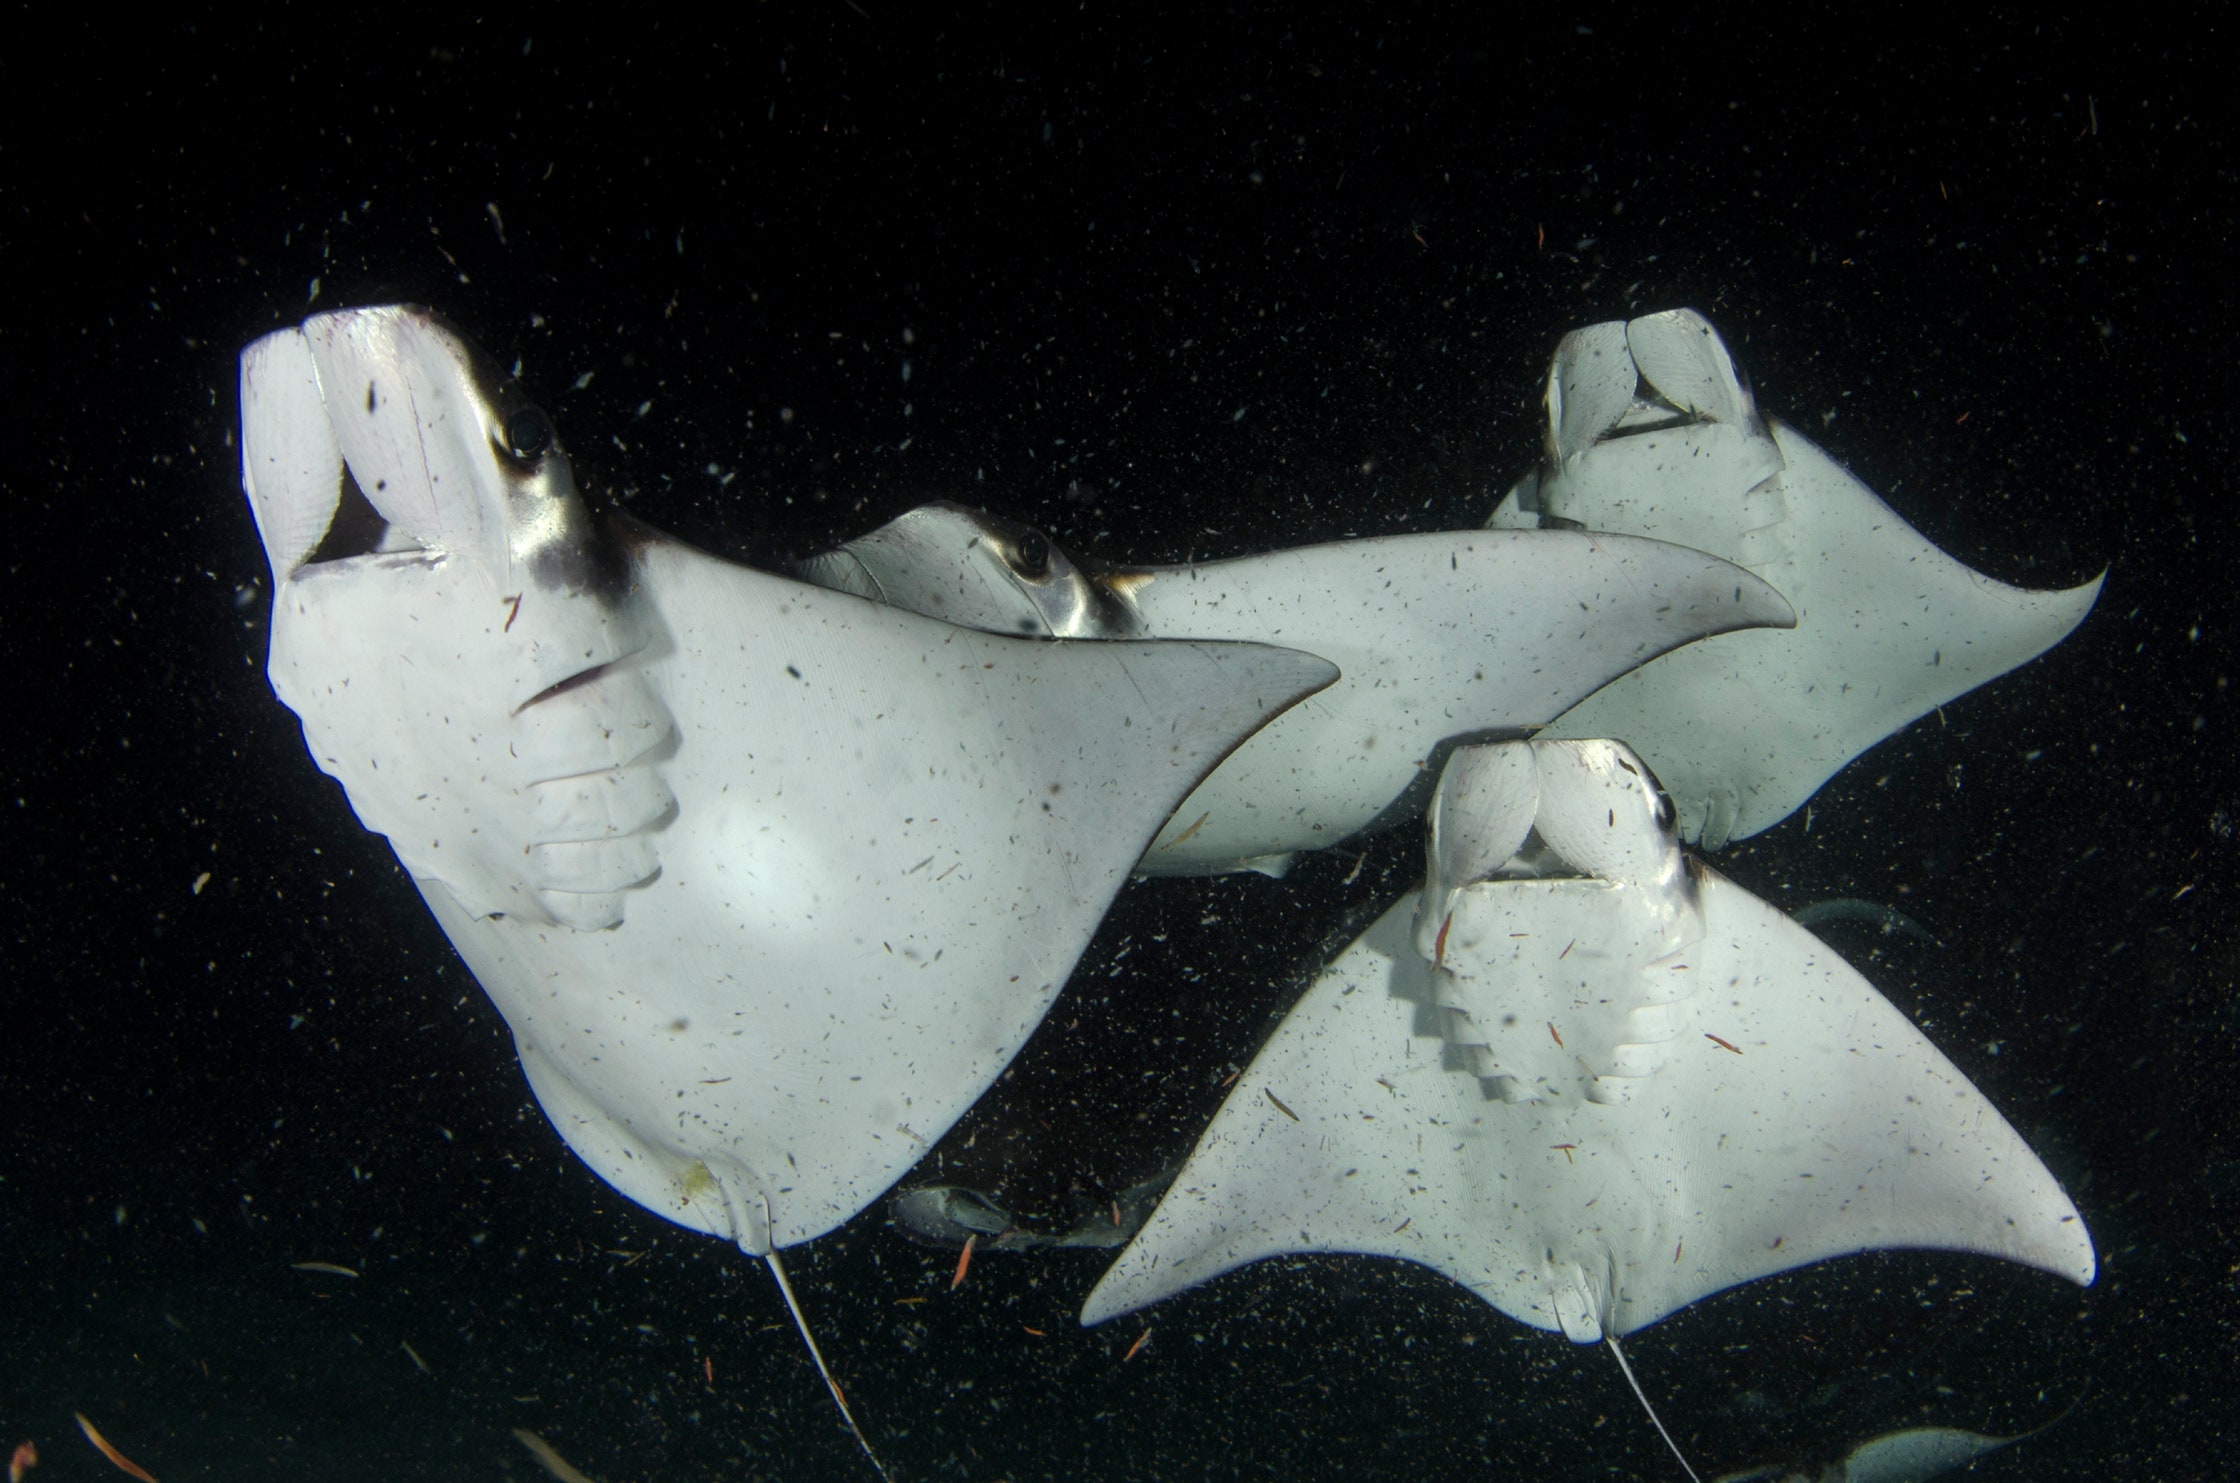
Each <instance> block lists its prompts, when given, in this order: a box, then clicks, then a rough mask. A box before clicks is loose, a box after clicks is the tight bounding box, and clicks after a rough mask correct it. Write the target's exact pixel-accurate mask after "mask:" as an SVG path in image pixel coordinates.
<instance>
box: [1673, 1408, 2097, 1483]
mask: <svg viewBox="0 0 2240 1483" xmlns="http://www.w3.org/2000/svg"><path fill="white" fill-rule="evenodd" d="M2083 1400H2084V1397H2083V1396H2082V1395H2079V1396H2078V1397H2077V1399H2076V1400H2073V1401H2071V1402H2070V1403H2069V1404H2068V1405H2067V1406H2066V1407H2064V1408H2063V1409H2062V1412H2061V1414H2060V1415H2059V1416H2056V1417H2054V1418H2053V1420H2051V1421H2049V1422H2047V1423H2045V1425H2043V1426H2036V1427H2032V1428H2031V1429H2030V1430H2029V1431H2026V1432H2017V1433H2016V1434H2015V1435H2013V1436H2008V1437H1994V1436H1987V1435H1985V1434H1984V1433H1982V1432H1972V1431H1966V1430H1963V1429H1962V1428H1960V1427H1956V1426H1913V1427H1907V1428H1905V1429H1904V1430H1902V1431H1894V1432H1884V1433H1883V1434H1882V1435H1881V1436H1879V1437H1870V1438H1869V1439H1867V1440H1866V1441H1864V1442H1861V1443H1860V1444H1859V1445H1858V1446H1856V1447H1854V1448H1852V1449H1851V1450H1850V1451H1849V1452H1848V1453H1846V1454H1844V1456H1843V1457H1841V1458H1840V1459H1838V1460H1837V1461H1835V1462H1831V1463H1828V1464H1827V1465H1825V1466H1824V1467H1817V1468H1816V1467H1812V1466H1810V1465H1809V1464H1808V1465H1805V1466H1790V1465H1786V1464H1782V1463H1770V1464H1768V1465H1766V1466H1764V1467H1756V1468H1745V1469H1743V1470H1742V1471H1740V1472H1735V1473H1722V1474H1720V1475H1719V1476H1718V1477H1717V1478H1714V1479H1713V1480H1712V1483H1932V1480H1933V1479H1936V1478H1941V1477H1943V1476H1945V1475H1946V1474H1948V1473H1951V1472H1955V1471H1957V1470H1959V1469H1961V1468H1970V1469H1972V1468H1973V1466H1974V1464H1975V1463H1977V1462H1979V1461H1981V1460H1982V1459H1984V1458H1986V1457H1989V1456H1990V1455H1991V1454H1992V1453H1994V1452H2003V1451H2005V1450H2006V1449H2007V1448H2009V1447H2013V1446H2016V1445H2018V1444H2020V1443H2023V1442H2027V1441H2029V1440H2030V1439H2031V1438H2032V1437H2035V1436H2037V1435H2039V1434H2040V1433H2042V1432H2045V1431H2048V1430H2050V1429H2052V1428H2053V1427H2056V1426H2059V1425H2060V1424H2061V1423H2062V1422H2063V1421H2066V1420H2067V1419H2068V1417H2069V1413H2070V1412H2071V1411H2074V1410H2076V1408H2077V1407H2078V1405H2080V1404H2081V1403H2082V1402H2083Z"/></svg>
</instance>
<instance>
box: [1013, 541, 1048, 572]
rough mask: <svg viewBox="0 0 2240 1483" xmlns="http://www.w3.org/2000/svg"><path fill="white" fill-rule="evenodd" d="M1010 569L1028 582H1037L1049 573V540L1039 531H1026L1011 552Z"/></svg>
mask: <svg viewBox="0 0 2240 1483" xmlns="http://www.w3.org/2000/svg"><path fill="white" fill-rule="evenodd" d="M1011 566H1012V570H1014V571H1016V572H1017V573H1018V574H1019V575H1020V576H1022V577H1025V578H1026V579H1027V580H1028V581H1030V582H1039V581H1041V580H1042V579H1043V578H1044V577H1047V576H1049V575H1050V542H1049V541H1048V540H1047V539H1046V538H1045V537H1044V536H1043V534H1042V533H1041V532H1040V531H1033V530H1030V531H1028V532H1027V533H1026V534H1025V535H1024V536H1021V537H1020V538H1019V544H1018V547H1017V548H1016V549H1015V550H1014V551H1013V553H1012V562H1011Z"/></svg>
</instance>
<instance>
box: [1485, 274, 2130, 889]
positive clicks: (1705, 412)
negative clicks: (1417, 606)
mask: <svg viewBox="0 0 2240 1483" xmlns="http://www.w3.org/2000/svg"><path fill="white" fill-rule="evenodd" d="M1547 442H1548V453H1547V458H1546V461H1545V463H1544V464H1543V465H1542V467H1541V468H1540V469H1539V470H1537V471H1536V472H1534V473H1532V474H1528V475H1527V476H1526V477H1525V478H1524V479H1523V480H1521V481H1519V483H1518V484H1517V485H1516V486H1515V487H1514V488H1512V489H1511V490H1510V491H1509V492H1508V494H1507V495H1506V496H1505V497H1504V498H1503V499H1502V501H1501V503H1500V504H1499V506H1498V507H1497V508H1496V509H1495V510H1494V512H1493V514H1492V516H1491V517H1490V518H1489V519H1488V520H1487V522H1486V523H1487V525H1488V526H1490V527H1492V528H1495V529H1505V530H1518V529H1541V528H1549V527H1559V528H1564V529H1573V530H1576V529H1586V530H1597V531H1624V532H1626V533H1628V534H1632V535H1644V536H1654V537H1656V538H1658V539H1661V540H1667V541H1676V542H1678V543H1679V544H1681V545H1684V546H1692V547H1694V548H1696V549H1697V550H1700V551H1708V552H1710V553H1712V554H1714V555H1717V556H1723V557H1725V558H1727V559H1728V560H1729V561H1733V562H1735V563H1737V564H1739V565H1741V566H1743V567H1746V568H1748V569H1749V570H1750V571H1751V572H1753V573H1755V574H1756V575H1758V576H1760V577H1763V578H1764V579H1765V580H1766V581H1767V582H1769V583H1771V584H1772V585H1773V586H1774V588H1775V589H1776V590H1778V591H1779V592H1780V593H1781V595H1782V596H1783V597H1785V598H1787V599H1788V600H1789V602H1790V603H1791V604H1792V605H1793V606H1794V607H1795V609H1796V612H1797V622H1796V625H1795V627H1793V628H1791V629H1789V630H1787V631H1785V632H1780V633H1775V632H1767V631H1756V632H1748V633H1734V634H1727V635H1721V636H1716V637H1712V638H1708V639H1705V640H1704V641H1703V642H1701V643H1697V644H1691V645H1689V646H1687V647H1686V648H1683V649H1678V650H1675V651H1674V652H1672V653H1670V654H1667V655H1664V656H1663V657H1661V658H1658V659H1655V660H1652V661H1651V662H1649V663H1647V664H1645V665H1643V666H1642V667H1641V668H1639V669H1637V670H1634V671H1633V672H1632V673H1630V674H1627V675H1625V676H1623V677H1621V678H1619V679H1617V680H1615V681H1613V682H1612V683H1611V684H1610V685H1608V686H1606V687H1604V688H1603V689H1601V690H1599V691H1597V692H1596V693H1595V694H1594V695H1592V696H1590V697H1588V698H1587V699H1586V700H1584V701H1582V702H1581V703H1580V704H1579V705H1577V706H1575V707H1574V708H1572V709H1571V710H1570V711H1568V712H1566V713H1565V714H1564V715H1562V716H1560V717H1558V718H1556V720H1555V722H1554V724H1553V725H1552V726H1551V727H1549V729H1548V730H1547V731H1546V732H1544V733H1542V735H1544V736H1547V737H1551V738H1554V737H1574V738H1584V737H1605V736H1609V737H1622V738H1624V739H1625V740H1626V741H1627V742H1628V743H1629V744H1630V745H1632V746H1633V747H1634V748H1635V749H1636V750H1638V751H1639V752H1640V753H1641V755H1642V756H1643V757H1645V758H1647V759H1648V761H1649V763H1650V765H1651V766H1652V767H1654V768H1655V769H1656V772H1657V776H1658V777H1659V778H1661V779H1663V781H1664V784H1665V786H1666V787H1667V788H1668V789H1670V790H1671V793H1672V797H1673V800H1674V802H1675V803H1677V804H1678V806H1679V810H1680V821H1681V835H1682V838H1684V839H1686V840H1687V841H1689V842H1690V843H1700V844H1701V845H1702V846H1703V847H1704V848H1706V849H1717V848H1719V847H1720V846H1722V845H1724V844H1727V843H1728V842H1730V841H1732V840H1738V839H1745V838H1748V837H1749V836H1750V835H1753V834H1756V833H1758V832H1759V831H1761V830H1764V829H1769V828H1771V827H1772V826H1773V825H1775V824H1777V823H1779V822H1780V821H1781V820H1782V819H1784V818H1786V817H1788V815H1789V814H1790V813H1791V812H1792V811H1793V810H1795V809H1796V808H1797V807H1798V806H1799V805H1801V804H1802V803H1803V802H1804V801H1805V800H1806V799H1807V798H1810V797H1811V796H1812V794H1813V793H1814V792H1816V791H1817V790H1818V789H1819V787H1820V785H1821V784H1822V783H1824V782H1826V781H1827V780H1828V779H1829V778H1830V777H1831V776H1833V775H1834V774H1835V773H1836V772H1837V771H1838V770H1839V769H1840V768H1842V767H1843V766H1844V765H1845V764H1846V763H1848V762H1849V761H1851V759H1852V758H1854V757H1856V756H1858V755H1859V754H1860V753H1862V752H1864V751H1866V750H1867V749H1868V748H1869V747H1871V746H1873V745H1874V744H1875V743H1876V742H1878V741H1880V740H1882V739H1883V738H1884V737H1886V736H1889V735H1890V734H1892V733H1893V732H1896V731H1898V730H1899V729H1901V728H1902V727H1904V726H1906V725H1907V724H1909V723H1910V722H1912V721H1914V720H1915V719H1917V718H1919V717H1921V716H1924V715H1926V714H1928V713H1929V712H1930V711H1931V710H1934V709H1935V708H1936V707H1938V706H1939V705H1942V704H1944V703H1946V702H1948V701H1950V700H1952V699H1953V698H1955V697H1956V696H1959V695H1963V694H1965V693H1966V692H1968V691H1970V690H1972V689H1974V688H1975V687H1977V686H1978V685H1981V684H1984V683H1986V682H1987V681H1990V680H1993V679H1996V678H1997V677H1999V676H2000V675H2002V674H2005V673H2006V672H2007V671H2008V670H2011V669H2014V668H2015V667H2017V666H2018V665H2022V664H2026V663H2028V662H2029V661H2030V660H2032V659H2034V658H2036V657H2037V656H2038V655H2040V654H2042V653H2044V652H2045V651H2046V650H2047V649H2050V648H2052V647H2053V646H2054V645H2055V644H2057V643H2059V642H2060V641H2061V640H2062V639H2063V638H2065V637H2066V636H2067V635H2068V634H2069V633H2070V632H2071V630H2073V629H2075V628H2076V626H2077V625H2078V624H2079V623H2081V622H2083V621H2084V617H2085V615H2086V614H2087V613H2088V612H2090V611H2091V609H2092V605H2093V603H2094V601H2095V600H2096V599H2097V598H2098V597H2099V594H2100V583H2101V578H2100V577H2095V578H2093V579H2092V580H2091V581H2089V582H2085V583H2083V584H2082V585H2080V586H2076V587H2072V588H2069V589H2067V590H2066V591H2058V592H2033V591H2026V590H2024V589H2022V588H2019V587H2010V586H2008V585H2007V584H2005V583H2003V582H1997V581H1994V580H1992V579H1991V578H1989V577H1986V576H1984V575H1983V574H1982V573H1980V572H1976V571H1972V570H1970V569H1969V568H1968V567H1966V566H1964V565H1962V564H1961V563H1960V562H1958V561H1955V560H1954V559H1953V558H1952V557H1950V556H1948V555H1946V554H1945V553H1944V552H1943V551H1940V550H1938V549H1937V548H1936V547H1935V546H1934V545H1932V544H1931V543H1930V542H1929V541H1928V540H1927V539H1926V538H1924V537H1923V536H1922V535H1921V534H1920V532H1918V531H1916V530H1915V529H1914V528H1913V527H1912V526H1910V525H1908V524H1907V523H1906V522H1905V521H1904V520H1903V519H1902V518H1900V517H1899V515H1898V514H1897V512H1896V511H1894V510H1892V509H1891V508H1890V507H1889V506H1888V505H1887V504H1885V503H1884V502H1883V501H1882V499H1881V498H1880V497H1878V496H1877V495H1876V494H1875V493H1874V491H1872V490H1871V489H1869V488H1867V486H1866V485H1865V484H1864V483H1862V482H1860V480H1859V479H1858V478H1856V477H1855V476H1853V475H1852V474H1851V473H1850V472H1849V471H1848V470H1846V469H1844V468H1843V466H1842V465H1840V464H1838V463H1837V462H1836V461H1835V460H1834V459H1833V458H1831V457H1830V456H1829V455H1828V454H1827V453H1825V452H1824V451H1822V450H1821V449H1820V448H1819V447H1818V446H1817V445H1816V444H1814V443H1813V442H1812V441H1811V440H1809V439H1808V438H1806V437H1805V436H1804V435H1803V434H1802V433H1799V432H1798V431H1797V430H1796V429H1795V428H1793V427H1790V426H1788V425H1787V424H1785V423H1783V422H1780V421H1778V420H1775V419H1769V418H1765V417H1762V416H1761V415H1760V414H1759V412H1758V409H1757V405H1756V403H1755V401H1754V400H1753V399H1752V397H1751V394H1750V392H1749V389H1748V388H1747V387H1746V386H1745V385H1744V384H1743V383H1742V379H1741V377H1740V375H1739V374H1738V373H1737V371H1736V370H1735V366H1734V361H1733V358H1732V357H1731V356H1730V355H1729V354H1728V352H1727V347H1726V345H1725V344H1724V343H1723V342H1722V341H1721V340H1720V338H1719V335H1718V332H1717V331H1715V330H1714V329H1713V328H1712V327H1711V324H1710V322H1709V321H1708V320H1706V319H1705V318H1704V317H1703V316H1702V315H1700V314H1698V313H1696V312H1695V311H1694V310H1692V309H1675V310H1669V311H1666V312H1664V313H1661V314H1650V315H1644V316H1642V317H1641V318H1638V319H1634V320H1631V321H1615V320H1614V321H1610V322H1607V323H1603V324H1596V325H1590V326H1588V327H1587V328H1585V329H1581V330H1575V331H1573V332H1572V333H1571V334H1569V335H1567V336H1565V337H1564V339H1563V341H1562V343H1561V344H1560V345H1558V346H1557V348H1556V353H1555V358H1554V361H1553V363H1552V364H1551V365H1550V367H1549V370H1548V381H1547Z"/></svg>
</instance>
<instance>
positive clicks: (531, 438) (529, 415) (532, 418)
mask: <svg viewBox="0 0 2240 1483" xmlns="http://www.w3.org/2000/svg"><path fill="white" fill-rule="evenodd" d="M551 446H552V420H551V419H550V418H548V417H546V416H545V415H544V413H543V412H542V411H541V410H540V409H538V408H536V407H523V408H522V409H521V410H520V411H518V412H516V413H514V414H513V415H512V416H510V417H508V418H507V419H506V448H507V451H509V452H511V453H512V454H513V456H514V457H515V458H537V457H540V456H542V455H543V453H544V451H545V450H546V449H547V448H550V447H551Z"/></svg>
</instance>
